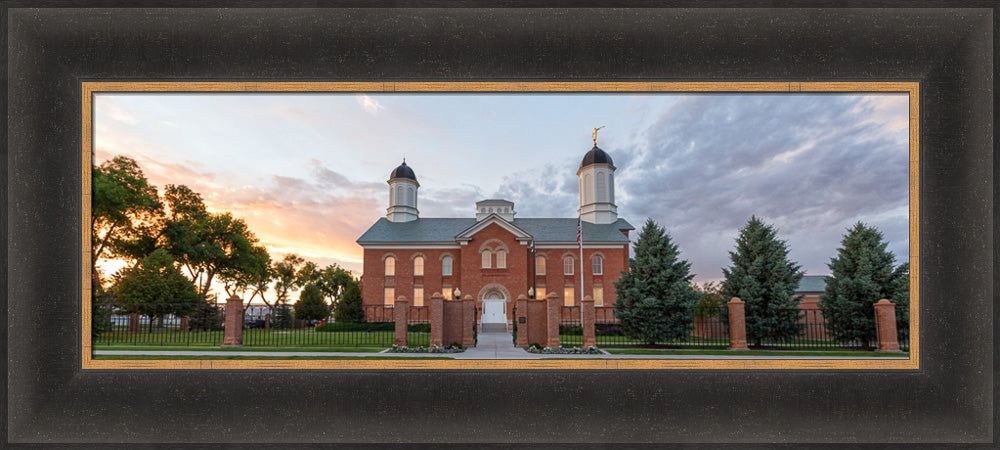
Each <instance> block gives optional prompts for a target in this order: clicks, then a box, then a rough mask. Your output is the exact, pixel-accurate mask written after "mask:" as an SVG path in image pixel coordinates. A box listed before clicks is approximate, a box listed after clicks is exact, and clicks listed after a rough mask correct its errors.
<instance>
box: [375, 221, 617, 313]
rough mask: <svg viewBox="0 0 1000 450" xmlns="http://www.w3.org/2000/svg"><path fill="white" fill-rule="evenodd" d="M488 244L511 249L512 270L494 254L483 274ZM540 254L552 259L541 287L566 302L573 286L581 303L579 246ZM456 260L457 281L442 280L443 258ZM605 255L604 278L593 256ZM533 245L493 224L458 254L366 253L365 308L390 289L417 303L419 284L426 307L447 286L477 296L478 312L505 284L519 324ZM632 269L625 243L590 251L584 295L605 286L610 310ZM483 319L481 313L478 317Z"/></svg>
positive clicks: (587, 252) (451, 278) (431, 251)
mask: <svg viewBox="0 0 1000 450" xmlns="http://www.w3.org/2000/svg"><path fill="white" fill-rule="evenodd" d="M484 243H486V244H487V246H488V248H491V249H493V250H495V249H497V248H500V247H501V246H502V247H505V248H506V250H507V268H506V269H498V268H496V254H495V253H494V255H493V264H492V265H493V267H494V268H492V269H482V268H481V264H482V258H481V253H480V250H481V248H482V247H483V244H484ZM536 252H537V254H538V255H544V256H546V259H547V264H546V274H545V275H540V276H538V279H537V283H538V285H540V286H541V285H544V286H545V288H546V291H547V292H554V293H556V295H558V296H559V297H560V298H562V296H563V287H564V286H566V285H567V284H571V285H573V289H574V296H575V297H576V301H575V302H574V304H578V303H579V298H580V297H581V295H580V260H579V257H580V251H579V248H578V247H576V246H571V247H567V248H565V249H562V248H560V249H548V248H546V249H537V251H536ZM418 254H420V255H423V256H424V275H423V276H418V277H414V275H413V257H414V256H416V255H418ZM446 254H447V255H451V257H452V259H453V265H452V267H453V268H452V276H448V277H445V276H442V274H441V257H442V256H443V255H446ZM566 254H570V255H573V257H574V258H576V260H575V263H574V270H573V275H572V276H564V275H563V265H562V257H563V256H564V255H566ZM595 254H601V255H602V256H603V257H604V270H603V274H602V275H593V274H592V264H591V259H590V258H591V257H592V256H593V255H595ZM387 255H393V256H395V257H396V274H395V276H391V277H387V276H385V275H384V273H385V272H384V270H385V262H384V258H385V256H387ZM531 258H532V256H531V252H530V251H529V250H528V247H527V245H522V244H521V243H520V242H518V241H517V240H516V239H515V238H514V235H513V234H512V233H511V232H509V231H507V230H505V229H504V228H503V227H501V226H499V225H497V224H491V225H489V226H487V227H486V228H484V229H483V230H481V231H479V232H478V233H476V234H475V235H474V236H473V238H472V240H470V241H469V242H468V243H467V244H466V245H463V246H461V247H460V248H454V249H365V250H364V276H363V278H362V283H361V297H362V299H363V303H364V304H365V305H381V304H382V301H383V292H384V288H385V287H394V288H395V293H394V296H396V297H398V296H400V295H403V296H406V298H407V299H409V300H410V301H411V302H412V298H413V287H414V285H417V284H419V285H422V286H423V288H424V305H429V304H430V298H431V295H432V294H433V293H434V292H441V290H442V287H443V286H444V285H450V286H451V287H452V288H455V287H457V288H460V289H461V290H462V295H463V296H464V295H466V294H468V295H472V296H473V298H474V299H475V300H476V307H477V308H479V307H480V302H479V300H480V291H481V290H482V289H483V288H484V287H486V286H487V285H490V284H499V285H502V286H504V287H505V288H506V290H507V293H508V295H509V298H507V318H508V320H513V307H514V304H515V301H514V300H515V299H516V298H517V296H518V295H521V294H525V295H526V294H527V292H528V288H529V287H530V283H531V279H532V276H531V272H532V268H533V267H534V264H533V262H532V260H531ZM627 266H628V247H627V244H622V246H621V247H620V248H611V249H607V248H602V249H586V248H585V249H584V274H585V275H584V276H585V282H586V286H585V292H584V295H590V296H593V295H594V292H593V286H594V284H595V283H600V284H601V285H602V286H603V287H604V305H605V306H611V305H613V304H614V301H615V289H614V285H613V284H612V283H613V282H614V281H615V280H617V279H618V277H619V276H620V273H621V272H622V271H623V270H626V268H627ZM477 317H478V314H477Z"/></svg>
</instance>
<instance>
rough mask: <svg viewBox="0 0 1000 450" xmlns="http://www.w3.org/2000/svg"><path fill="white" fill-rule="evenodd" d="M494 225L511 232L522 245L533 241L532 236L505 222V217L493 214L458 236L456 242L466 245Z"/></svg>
mask: <svg viewBox="0 0 1000 450" xmlns="http://www.w3.org/2000/svg"><path fill="white" fill-rule="evenodd" d="M494 223H495V224H497V225H498V226H499V227H500V228H503V229H505V230H507V231H509V232H510V233H511V234H513V235H514V238H515V239H517V240H518V241H519V242H521V243H527V242H528V241H530V240H531V239H532V236H531V235H530V234H528V233H527V232H525V231H524V230H522V229H520V228H518V227H516V226H514V224H512V223H510V222H508V221H506V220H504V219H503V217H500V216H499V215H497V214H496V213H493V214H490V215H489V216H487V217H486V218H485V219H483V220H480V221H479V222H476V224H475V225H473V226H471V227H469V228H466V229H465V231H462V232H461V233H458V235H457V236H455V240H456V241H458V242H460V243H462V244H463V245H464V244H465V243H467V242H469V241H471V240H472V236H474V235H475V234H476V233H478V232H480V231H482V230H484V229H486V227H488V226H490V225H491V224H494Z"/></svg>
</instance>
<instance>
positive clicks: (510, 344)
mask: <svg viewBox="0 0 1000 450" xmlns="http://www.w3.org/2000/svg"><path fill="white" fill-rule="evenodd" d="M477 341H478V342H477V343H476V347H473V348H469V349H466V350H465V351H464V352H462V353H388V352H385V351H383V352H380V353H361V352H241V351H211V350H94V354H95V355H154V356H268V357H289V356H354V357H366V356H381V357H385V356H391V357H400V358H427V357H438V358H440V357H442V356H444V357H451V358H455V359H545V358H572V359H907V357H905V356H901V357H899V358H893V357H857V356H748V355H739V354H738V353H736V354H733V355H732V356H730V355H612V354H608V353H604V354H601V355H586V354H541V353H528V352H527V351H525V350H524V349H521V348H517V347H515V346H514V340H513V336H511V334H510V333H509V332H506V331H504V332H488V333H479V336H478V337H477Z"/></svg>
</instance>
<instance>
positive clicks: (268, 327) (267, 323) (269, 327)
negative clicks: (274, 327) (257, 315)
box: [264, 313, 271, 330]
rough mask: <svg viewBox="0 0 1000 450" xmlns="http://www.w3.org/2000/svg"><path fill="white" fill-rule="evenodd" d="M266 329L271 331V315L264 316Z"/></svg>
mask: <svg viewBox="0 0 1000 450" xmlns="http://www.w3.org/2000/svg"><path fill="white" fill-rule="evenodd" d="M264 329H265V330H270V329H271V313H267V314H264Z"/></svg>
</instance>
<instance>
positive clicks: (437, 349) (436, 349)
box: [389, 345, 465, 353]
mask: <svg viewBox="0 0 1000 450" xmlns="http://www.w3.org/2000/svg"><path fill="white" fill-rule="evenodd" d="M464 351H465V349H464V348H462V347H461V346H457V345H451V346H448V347H441V346H439V345H432V346H430V347H407V346H405V345H393V346H392V348H390V349H389V353H462V352H464Z"/></svg>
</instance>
